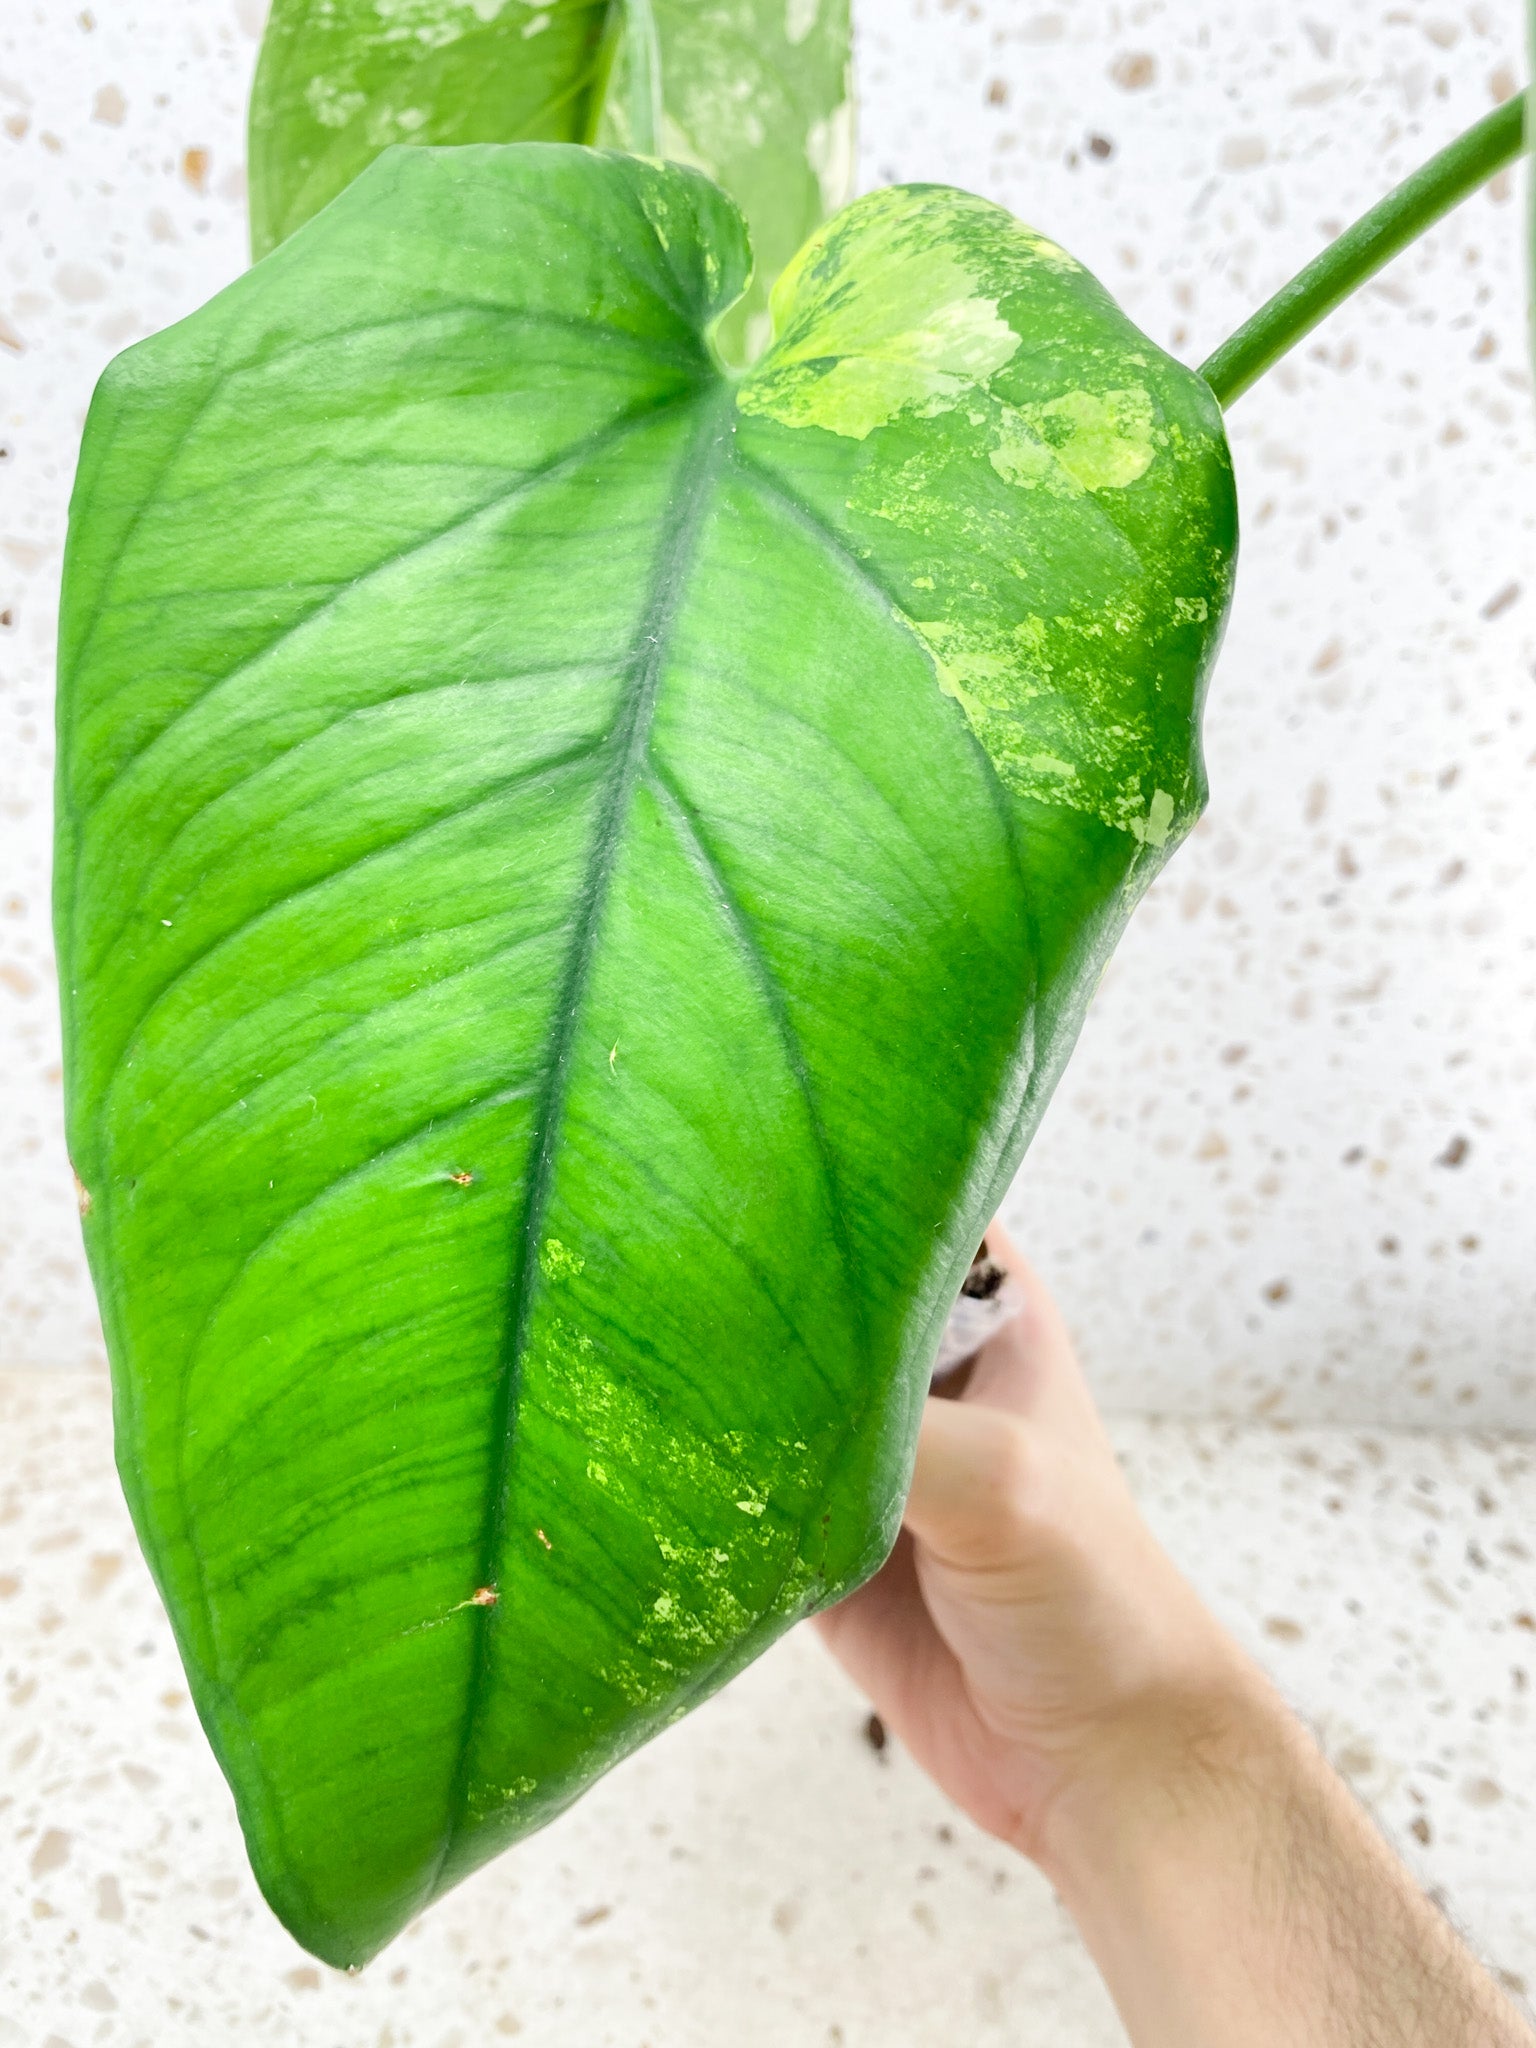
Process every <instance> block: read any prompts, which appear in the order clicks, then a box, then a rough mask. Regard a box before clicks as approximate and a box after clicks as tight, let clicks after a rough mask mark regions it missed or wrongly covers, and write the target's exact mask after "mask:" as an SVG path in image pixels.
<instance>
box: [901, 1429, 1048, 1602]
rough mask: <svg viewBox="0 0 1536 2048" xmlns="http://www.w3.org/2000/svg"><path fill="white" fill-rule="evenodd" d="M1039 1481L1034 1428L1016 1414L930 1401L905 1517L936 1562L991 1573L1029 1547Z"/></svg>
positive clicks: (1036, 1518)
mask: <svg viewBox="0 0 1536 2048" xmlns="http://www.w3.org/2000/svg"><path fill="white" fill-rule="evenodd" d="M1044 1483H1045V1474H1044V1473H1043V1471H1042V1468H1041V1460H1040V1457H1039V1453H1038V1448H1037V1445H1036V1441H1035V1437H1034V1433H1033V1432H1032V1431H1031V1429H1030V1427H1029V1425H1028V1424H1027V1423H1026V1422H1024V1421H1022V1420H1021V1419H1020V1418H1019V1417H1018V1416H1016V1415H1010V1414H1007V1413H1005V1412H1004V1411H1003V1410H1001V1409H997V1408H983V1407H981V1406H979V1405H977V1404H974V1403H970V1402H966V1401H944V1400H933V1399H930V1400H929V1401H928V1403H927V1405H926V1407H925V1409H924V1412H923V1423H922V1429H921V1432H920V1434H919V1436H918V1441H917V1463H916V1466H915V1468H914V1470H913V1474H912V1491H911V1493H910V1495H909V1496H908V1499H907V1511H906V1516H905V1523H906V1526H907V1528H908V1529H909V1530H910V1531H911V1532H912V1534H913V1536H914V1537H915V1538H916V1539H917V1541H918V1543H919V1544H921V1546H922V1547H923V1549H924V1550H926V1551H928V1552H929V1553H930V1554H931V1555H932V1556H933V1557H934V1558H935V1559H936V1560H937V1561H938V1562H940V1563H943V1564H947V1565H951V1566H953V1567H954V1568H955V1569H957V1570H961V1571H997V1570H999V1569H1003V1568H1006V1567H1008V1566H1011V1565H1017V1564H1019V1563H1020V1562H1022V1561H1023V1559H1024V1557H1025V1556H1026V1555H1027V1553H1028V1552H1029V1550H1030V1548H1031V1544H1032V1539H1033V1537H1034V1536H1035V1535H1036V1533H1037V1532H1038V1529H1039V1521H1040V1516H1039V1510H1040V1503H1041V1495H1042V1487H1043V1485H1044Z"/></svg>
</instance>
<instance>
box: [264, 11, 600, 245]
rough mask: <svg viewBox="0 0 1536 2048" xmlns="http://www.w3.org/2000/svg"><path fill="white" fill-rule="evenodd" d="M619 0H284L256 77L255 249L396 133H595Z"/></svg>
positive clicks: (412, 139) (463, 138)
mask: <svg viewBox="0 0 1536 2048" xmlns="http://www.w3.org/2000/svg"><path fill="white" fill-rule="evenodd" d="M621 20H622V8H621V5H620V0H547V4H543V5H540V4H539V0H326V4H324V5H317V4H316V0H272V12H271V15H270V16H269V18H268V21H267V29H266V34H265V36H264V37H263V39H262V45H261V55H260V58H259V60H258V62H257V66H256V81H255V84H254V85H253V87H252V89H251V110H250V136H249V143H250V206H251V251H252V255H253V256H254V257H255V258H258V259H259V258H260V257H263V256H265V255H266V254H267V252H268V251H269V250H270V249H274V248H275V247H276V246H277V244H278V243H279V242H281V241H284V240H286V238H287V237H288V236H289V235H291V234H292V233H293V231H294V229H295V228H298V227H302V226H303V224H304V222H305V221H307V220H308V219H309V218H310V216H311V214H315V213H318V212H319V210H320V208H321V207H322V206H325V205H327V204H328V203H329V201H331V200H332V199H334V198H335V197H336V194H337V193H338V192H340V191H341V190H342V189H343V188H344V187H345V186H347V185H350V184H351V182H352V180H353V179H354V178H355V177H356V176H357V174H358V172H359V171H361V170H364V169H365V168H366V167H367V166H368V165H369V164H371V163H372V162H373V160H374V158H375V157H376V156H377V155H378V154H379V153H380V151H381V150H385V149H388V148H389V146H390V145H391V144H392V143H461V142H590V141H591V140H592V138H593V135H594V133H595V131H596V128H597V123H598V119H599V116H600V114H601V111H602V105H603V95H604V92H605V90H606V88H607V83H608V74H609V69H610V66H611V63H612V59H613V53H614V49H615V46H616V43H617V38H618V30H619V27H620V23H621Z"/></svg>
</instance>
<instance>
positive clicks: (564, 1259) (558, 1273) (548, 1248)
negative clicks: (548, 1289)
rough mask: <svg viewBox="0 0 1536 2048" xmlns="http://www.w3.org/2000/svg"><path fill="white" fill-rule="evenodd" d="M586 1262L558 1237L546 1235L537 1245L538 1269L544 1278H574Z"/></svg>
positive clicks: (556, 1279) (582, 1269)
mask: <svg viewBox="0 0 1536 2048" xmlns="http://www.w3.org/2000/svg"><path fill="white" fill-rule="evenodd" d="M586 1264H587V1262H586V1260H585V1259H584V1258H583V1257H582V1256H581V1253H580V1252H573V1251H569V1250H567V1248H566V1247H565V1246H564V1245H563V1244H562V1243H561V1242H560V1240H559V1238H558V1237H546V1238H545V1240H544V1242H543V1243H542V1244H541V1245H540V1246H539V1271H540V1272H541V1273H542V1274H543V1275H544V1278H545V1279H546V1280H550V1281H559V1280H574V1279H575V1278H576V1277H577V1275H578V1274H579V1273H582V1272H584V1271H585V1270H586Z"/></svg>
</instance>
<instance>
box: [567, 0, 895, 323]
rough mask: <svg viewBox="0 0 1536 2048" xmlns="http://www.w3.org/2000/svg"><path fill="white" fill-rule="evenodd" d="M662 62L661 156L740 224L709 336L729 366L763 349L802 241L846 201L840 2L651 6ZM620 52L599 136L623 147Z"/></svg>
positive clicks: (846, 99) (848, 172) (672, 1)
mask: <svg viewBox="0 0 1536 2048" xmlns="http://www.w3.org/2000/svg"><path fill="white" fill-rule="evenodd" d="M650 8H651V12H652V13H653V14H654V17H655V23H656V37H657V42H658V44H659V46H660V53H661V89H662V125H661V154H662V155H663V156H665V157H669V158H671V159H673V160H674V161H675V162H678V163H685V164H693V165H696V166H697V167H698V168H699V169H700V170H703V171H706V172H707V173H708V174H709V176H710V177H711V178H713V179H714V181H715V183H716V184H717V185H720V186H723V187H724V189H725V190H726V191H727V192H729V193H730V195H731V197H732V198H733V199H734V200H735V201H736V203H737V205H738V206H739V207H740V208H741V210H742V212H743V213H744V214H745V215H746V217H747V226H748V229H749V231H750V233H751V236H752V248H753V254H754V257H755V267H754V270H753V275H752V279H751V282H750V285H749V287H748V289H747V291H746V293H745V294H744V295H743V297H742V299H741V302H740V303H739V305H737V306H736V307H735V309H734V310H733V311H732V312H731V313H730V314H728V315H727V317H726V319H725V321H724V322H723V323H722V327H721V331H720V335H719V337H718V340H719V346H720V348H721V350H722V352H723V353H724V354H725V356H726V358H727V360H729V361H732V362H743V361H749V360H751V359H752V358H753V357H755V356H756V355H757V354H758V353H759V352H760V351H761V349H762V348H763V346H764V344H765V343H766V342H767V339H768V334H769V326H770V323H769V318H768V298H769V294H770V292H771V291H772V289H773V286H774V283H775V281H776V280H777V278H778V276H779V273H780V272H781V271H782V270H783V269H784V266H785V265H786V264H787V263H788V262H789V260H790V258H791V257H792V256H793V255H794V254H795V252H796V250H797V249H799V247H800V246H801V244H802V243H803V242H804V241H805V238H806V237H807V235H809V234H810V233H811V231H812V230H813V229H814V228H815V227H816V226H817V225H818V224H819V223H820V222H821V221H823V220H825V219H826V217H827V215H828V214H830V213H835V212H836V211H837V210H838V208H839V207H841V206H843V205H845V204H846V202H847V201H848V200H849V198H851V197H852V193H853V171H854V103H853V79H852V48H853V30H852V24H851V21H850V18H849V0H650ZM629 50H630V44H629V41H628V40H627V39H626V41H625V43H624V44H623V45H622V46H621V49H620V54H619V61H618V74H619V75H618V78H617V79H616V82H615V89H614V91H613V92H612V93H611V94H610V96H609V100H608V104H607V109H606V112H605V115H604V120H603V126H602V129H601V132H600V134H601V139H602V140H604V141H608V142H611V143H612V144H613V145H614V146H615V147H617V148H620V149H628V148H631V147H632V146H633V139H632V137H631V134H630V128H629V122H628V119H627V115H626V104H627V95H626V92H625V90H624V83H625V75H626V73H627V67H628V62H629Z"/></svg>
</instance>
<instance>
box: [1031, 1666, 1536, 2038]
mask: <svg viewBox="0 0 1536 2048" xmlns="http://www.w3.org/2000/svg"><path fill="white" fill-rule="evenodd" d="M1171 1711H1172V1712H1174V1713H1175V1714H1182V1716H1183V1725H1181V1726H1180V1727H1179V1729H1178V1730H1177V1734H1176V1740H1175V1741H1173V1742H1172V1743H1171V1744H1169V1745H1167V1746H1166V1747H1160V1744H1159V1740H1158V1737H1157V1735H1156V1732H1155V1731H1154V1732H1153V1733H1152V1734H1151V1735H1150V1736H1146V1735H1137V1734H1135V1733H1128V1736H1127V1739H1126V1741H1125V1743H1124V1744H1123V1745H1122V1750H1123V1754H1122V1756H1121V1759H1120V1763H1119V1765H1118V1766H1116V1767H1115V1768H1113V1769H1111V1770H1110V1771H1109V1772H1107V1773H1106V1776H1105V1778H1104V1780H1103V1781H1102V1784H1101V1785H1100V1786H1099V1787H1097V1788H1095V1791H1094V1794H1093V1796H1092V1797H1091V1799H1090V1800H1088V1801H1086V1802H1082V1803H1079V1804H1078V1805H1077V1806H1076V1807H1073V1806H1071V1805H1066V1806H1064V1807H1063V1809H1062V1810H1061V1811H1060V1812H1059V1813H1058V1814H1057V1815H1056V1816H1054V1818H1053V1824H1052V1828H1051V1831H1050V1835H1049V1843H1050V1847H1049V1853H1048V1856H1047V1858H1046V1861H1047V1865H1048V1868H1049V1871H1050V1874H1051V1875H1052V1877H1053V1878H1054V1880H1055V1882H1056V1884H1057V1887H1058V1889H1059V1890H1060V1892H1061V1894H1062V1897H1063V1899H1064V1900H1065V1902H1066V1904H1067V1906H1068V1907H1069V1909H1070V1910H1071V1912H1072V1913H1073V1916H1074V1918H1075V1919H1076V1920H1077V1923H1078V1926H1079V1928H1080V1929H1081V1931H1082V1934H1083V1937H1084V1940H1085V1941H1086V1943H1087V1945H1088V1947H1089V1949H1090V1951H1091V1952H1092V1954H1093V1957H1094V1959H1095V1961H1096V1962H1097V1963H1098V1965H1099V1968H1100V1969H1101V1970H1102V1972H1103V1974H1104V1977H1105V1980H1106V1982H1107V1983H1108V1985H1109V1988H1110V1991H1111V1993H1112V1994H1113V1996H1114V1998H1115V2001H1116V2004H1117V2005H1118V2007H1119V2009H1120V2013H1121V2016H1122V2018H1123V2019H1124V2021H1125V2024H1126V2027H1127V2030H1128V2031H1129V2033H1130V2036H1131V2039H1132V2041H1133V2042H1134V2043H1135V2048H1419V2044H1423V2048H1430V2044H1433V2048H1533V2043H1536V2036H1533V2035H1532V2034H1531V2032H1530V2031H1529V2030H1528V2029H1527V2027H1526V2026H1525V2024H1524V2022H1523V2021H1522V2020H1521V2019H1520V2017H1519V2016H1518V2015H1517V2013H1516V2012H1515V2011H1514V2009H1513V2007H1512V2006H1510V2005H1509V2003H1508V2002H1507V2000H1505V1998H1504V1997H1503V1995H1502V1994H1501V1993H1500V1992H1499V1991H1498V1990H1497V1989H1496V1987H1495V1986H1494V1984H1493V1982H1492V1981H1491V1979H1490V1978H1489V1977H1488V1975H1487V1974H1486V1972H1485V1971H1484V1970H1483V1969H1482V1968H1481V1967H1480V1966H1479V1965H1478V1964H1477V1962H1476V1961H1475V1960H1474V1958H1473V1957H1472V1956H1471V1955H1470V1954H1469V1952H1468V1951H1467V1949H1466V1948H1465V1947H1464V1946H1463V1944H1462V1943H1461V1942H1460V1941H1459V1939H1458V1938H1457V1937H1456V1935H1455V1933H1454V1932H1453V1930H1452V1929H1451V1927H1450V1926H1449V1925H1448V1923H1447V1922H1446V1921H1445V1919H1444V1918H1443V1917H1442V1915H1441V1914H1440V1913H1439V1912H1438V1911H1437V1910H1436V1909H1435V1907H1433V1906H1432V1905H1431V1904H1430V1903H1429V1901H1428V1900H1427V1899H1425V1898H1424V1897H1423V1896H1422V1894H1421V1893H1420V1892H1419V1891H1418V1889H1417V1887H1416V1886H1415V1885H1414V1884H1413V1882H1412V1879H1411V1878H1410V1877H1409V1875H1408V1873H1407V1872H1406V1871H1405V1870H1404V1869H1403V1867H1402V1866H1401V1865H1400V1864H1399V1863H1398V1861H1397V1860H1396V1858H1395V1857H1394V1856H1393V1855H1392V1853H1391V1852H1390V1850H1389V1849H1388V1848H1387V1847H1386V1845H1385V1843H1383V1842H1382V1840H1381V1839H1380V1837H1379V1836H1378V1835H1377V1833H1376V1831H1375V1829H1374V1828H1373V1827H1372V1826H1371V1824H1370V1822H1369V1820H1368V1819H1367V1818H1366V1816H1365V1815H1364V1814H1363V1813H1362V1812H1361V1810H1360V1808H1359V1807H1358V1806H1357V1805H1356V1803H1355V1801H1354V1799H1353V1798H1352V1796H1351V1795H1350V1794H1349V1792H1348V1791H1347V1790H1346V1788H1345V1787H1344V1785H1343V1784H1342V1783H1341V1782H1340V1781H1339V1779H1338V1778H1337V1777H1336V1776H1335V1775H1334V1773H1333V1772H1332V1771H1331V1770H1330V1769H1329V1767H1328V1765H1327V1763H1326V1761H1325V1760H1324V1758H1323V1757H1322V1755H1321V1754H1320V1752H1319V1751H1318V1750H1317V1748H1316V1746H1315V1745H1314V1744H1313V1742H1312V1741H1311V1738H1310V1737H1309V1736H1308V1735H1307V1734H1306V1731H1305V1730H1304V1729H1303V1728H1302V1727H1301V1726H1300V1724H1299V1723H1298V1722H1296V1721H1295V1719H1294V1718H1293V1717H1292V1716H1291V1715H1290V1714H1289V1713H1288V1711H1287V1710H1286V1709H1285V1707H1284V1706H1283V1705H1282V1704H1281V1702H1280V1701H1279V1700H1278V1699H1277V1698H1275V1697H1274V1696H1273V1695H1272V1694H1271V1693H1270V1691H1269V1689H1268V1687H1267V1686H1266V1685H1265V1684H1264V1682H1263V1681H1262V1679H1260V1678H1259V1676H1258V1674H1257V1673H1252V1674H1250V1675H1247V1676H1239V1677H1237V1678H1236V1679H1235V1681H1232V1682H1230V1683H1229V1680H1228V1678H1227V1676H1225V1675H1224V1677H1223V1680H1222V1682H1221V1683H1220V1684H1219V1685H1218V1686H1216V1687H1215V1688H1213V1692H1212V1695H1211V1696H1210V1698H1209V1699H1208V1700H1207V1701H1206V1702H1204V1704H1203V1705H1201V1706H1199V1707H1195V1708H1191V1707H1189V1706H1188V1705H1187V1704H1186V1705H1184V1706H1182V1707H1180V1708H1178V1709H1175V1710H1171ZM1164 1754H1165V1755H1166V1756H1168V1757H1169V1758H1170V1759H1173V1758H1177V1762H1176V1763H1170V1764H1169V1765H1168V1766H1166V1767H1165V1766H1162V1765H1160V1763H1159V1757H1160V1755H1164Z"/></svg>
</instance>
